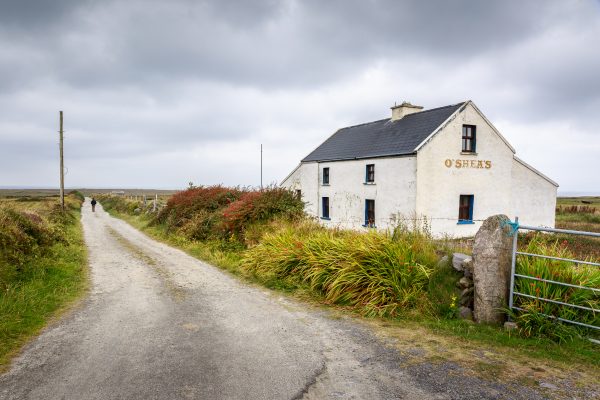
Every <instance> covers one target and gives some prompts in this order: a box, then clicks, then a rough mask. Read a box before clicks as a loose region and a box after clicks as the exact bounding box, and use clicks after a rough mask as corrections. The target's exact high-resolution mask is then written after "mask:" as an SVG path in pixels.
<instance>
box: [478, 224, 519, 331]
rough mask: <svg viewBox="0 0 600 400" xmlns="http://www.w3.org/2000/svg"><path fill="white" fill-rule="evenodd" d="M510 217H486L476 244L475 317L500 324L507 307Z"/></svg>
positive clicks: (509, 263)
mask: <svg viewBox="0 0 600 400" xmlns="http://www.w3.org/2000/svg"><path fill="white" fill-rule="evenodd" d="M508 222H510V220H509V219H508V217H507V216H505V215H494V216H492V217H489V218H488V219H486V220H485V221H484V222H483V224H482V225H481V228H480V229H479V231H477V234H476V235H475V245H474V246H473V280H474V283H475V304H474V305H475V310H474V312H475V320H476V321H477V322H486V323H494V324H501V323H502V322H504V318H505V315H504V311H503V309H505V308H506V307H508V295H509V285H510V269H511V253H512V240H513V237H512V235H511V232H512V230H511V228H510V225H508Z"/></svg>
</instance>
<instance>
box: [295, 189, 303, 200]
mask: <svg viewBox="0 0 600 400" xmlns="http://www.w3.org/2000/svg"><path fill="white" fill-rule="evenodd" d="M296 197H297V198H298V199H300V200H302V190H300V189H296Z"/></svg>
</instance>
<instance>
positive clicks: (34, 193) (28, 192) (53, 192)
mask: <svg viewBox="0 0 600 400" xmlns="http://www.w3.org/2000/svg"><path fill="white" fill-rule="evenodd" d="M72 190H77V191H79V192H81V193H83V194H84V195H86V196H91V195H95V194H106V193H111V192H124V195H125V196H143V195H146V196H148V197H150V196H154V195H155V194H158V195H159V196H170V195H172V194H173V193H176V192H177V190H160V189H65V193H69V192H70V191H72ZM58 195H59V190H58V189H0V197H5V198H6V197H32V198H33V197H52V196H58Z"/></svg>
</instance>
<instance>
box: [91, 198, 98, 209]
mask: <svg viewBox="0 0 600 400" xmlns="http://www.w3.org/2000/svg"><path fill="white" fill-rule="evenodd" d="M96 203H97V201H96V199H95V198H93V197H92V212H96Z"/></svg>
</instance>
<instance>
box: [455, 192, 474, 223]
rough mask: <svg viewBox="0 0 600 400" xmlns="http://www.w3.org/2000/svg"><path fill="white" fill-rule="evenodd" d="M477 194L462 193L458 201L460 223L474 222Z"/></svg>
mask: <svg viewBox="0 0 600 400" xmlns="http://www.w3.org/2000/svg"><path fill="white" fill-rule="evenodd" d="M474 198H475V196H473V195H472V194H461V195H460V200H459V203H458V223H459V224H471V223H473V200H474Z"/></svg>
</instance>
